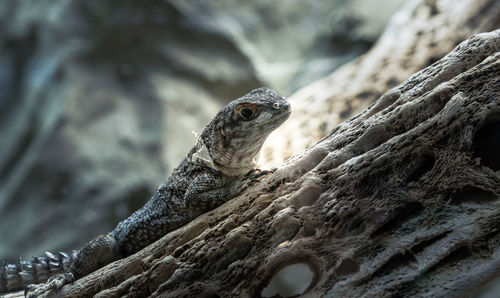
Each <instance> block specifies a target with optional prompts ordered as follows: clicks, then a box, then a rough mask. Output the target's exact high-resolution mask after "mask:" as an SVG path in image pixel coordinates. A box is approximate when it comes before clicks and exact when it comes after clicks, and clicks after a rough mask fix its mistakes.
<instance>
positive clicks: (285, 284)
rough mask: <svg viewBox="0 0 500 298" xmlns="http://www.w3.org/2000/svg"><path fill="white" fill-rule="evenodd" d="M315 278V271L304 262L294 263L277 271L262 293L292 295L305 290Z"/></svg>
mask: <svg viewBox="0 0 500 298" xmlns="http://www.w3.org/2000/svg"><path fill="white" fill-rule="evenodd" d="M312 280H313V272H312V271H311V269H310V268H309V266H307V265H306V264H304V263H297V264H292V265H288V266H286V267H284V268H283V269H281V270H280V271H278V273H276V274H275V275H274V276H273V278H272V279H271V281H270V282H269V284H268V285H267V287H265V288H264V289H262V292H261V293H260V294H261V296H262V297H272V296H275V295H279V296H281V297H290V296H295V295H300V294H303V293H304V292H305V290H306V289H307V288H308V287H309V285H310V284H311V282H312Z"/></svg>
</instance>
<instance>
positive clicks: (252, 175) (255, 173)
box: [245, 169, 275, 182]
mask: <svg viewBox="0 0 500 298" xmlns="http://www.w3.org/2000/svg"><path fill="white" fill-rule="evenodd" d="M274 170H275V169H271V170H270V171H267V170H260V169H252V170H250V171H248V173H247V174H246V175H245V178H248V179H251V180H252V181H253V180H256V182H260V180H259V179H258V178H260V177H262V176H265V175H269V174H272V173H274Z"/></svg>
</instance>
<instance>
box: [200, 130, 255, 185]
mask: <svg viewBox="0 0 500 298" xmlns="http://www.w3.org/2000/svg"><path fill="white" fill-rule="evenodd" d="M261 146H262V145H260V146H257V147H258V148H254V149H253V150H250V151H245V154H238V153H239V151H241V150H236V151H234V150H228V149H227V148H225V150H213V148H210V149H209V147H208V146H207V145H206V143H205V142H204V141H203V139H202V138H201V137H198V140H197V143H196V145H195V146H194V148H193V150H192V152H191V154H190V155H191V157H190V161H191V162H192V163H194V164H198V165H203V166H205V167H209V168H212V169H214V170H216V171H219V172H221V173H223V174H224V175H227V176H233V177H239V176H243V175H245V174H246V173H248V171H250V170H252V169H255V168H256V166H257V164H256V162H255V157H256V155H257V153H258V151H259V150H260V147H261ZM211 149H212V150H211Z"/></svg>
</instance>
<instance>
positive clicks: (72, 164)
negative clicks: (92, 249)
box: [0, 0, 402, 262]
mask: <svg viewBox="0 0 500 298" xmlns="http://www.w3.org/2000/svg"><path fill="white" fill-rule="evenodd" d="M401 2H402V1H401V0H395V1H390V2H388V3H386V5H385V6H384V7H380V6H378V7H379V10H380V11H381V13H379V14H371V13H370V12H371V11H373V9H374V7H376V6H377V5H375V3H377V1H375V0H364V1H351V2H346V1H315V4H314V5H313V6H308V5H309V4H306V3H304V2H303V1H294V3H295V4H294V5H286V6H283V5H281V6H280V4H279V2H268V1H252V2H248V3H246V4H241V3H238V4H236V3H234V2H233V1H197V2H196V1H189V2H187V1H174V0H172V1H163V0H157V1H156V0H155V1H147V2H140V3H139V2H137V1H128V0H127V1H114V0H109V1H84V0H76V1H52V0H50V1H49V0H31V1H30V0H28V1H2V2H0V48H1V49H2V51H1V52H2V54H1V55H0V148H2V150H0V259H4V258H6V259H8V260H9V261H11V262H13V261H15V260H16V259H17V257H18V256H24V257H25V258H26V257H29V256H31V255H32V254H37V255H38V254H41V253H43V252H44V251H45V250H66V249H74V248H79V247H81V245H82V244H83V243H85V242H86V241H88V240H89V239H92V238H94V237H95V236H96V235H97V234H99V233H104V232H108V231H110V230H112V229H113V228H114V226H115V225H116V223H117V222H118V221H119V220H121V219H123V218H125V217H127V216H128V215H129V214H130V213H132V212H133V211H134V210H136V209H137V208H139V207H140V206H142V205H143V204H144V202H145V201H146V200H148V199H149V197H150V194H151V193H152V192H154V190H155V188H156V187H157V186H158V185H159V184H160V183H162V182H163V181H164V180H165V178H166V177H167V176H168V175H169V173H170V171H171V169H172V168H173V167H174V166H175V165H177V163H178V162H179V160H180V159H181V158H182V157H183V156H184V155H185V154H186V151H187V150H188V149H189V148H190V147H191V146H192V145H193V143H194V141H195V138H194V136H193V135H192V133H191V132H192V131H193V130H195V131H198V132H199V131H201V129H202V128H203V126H204V125H205V124H206V123H207V122H208V120H209V119H211V118H212V116H213V114H214V113H215V112H216V111H217V110H218V109H219V107H220V106H221V105H222V104H224V103H225V102H227V101H229V100H231V99H233V98H236V97H238V96H240V95H242V94H245V93H247V92H248V90H251V89H253V88H255V87H260V86H269V87H273V88H275V89H278V90H280V93H282V94H283V95H288V94H289V93H290V92H291V91H292V90H295V89H296V88H298V87H301V86H303V85H304V84H306V83H307V82H310V81H311V80H314V79H316V78H318V77H322V76H324V75H325V74H328V73H330V72H331V71H332V70H333V69H334V68H335V67H337V66H338V65H339V64H340V63H343V62H344V61H346V60H348V59H350V58H352V57H354V56H356V55H359V54H360V53H362V52H363V51H365V50H367V49H368V48H369V47H370V46H371V45H372V44H373V42H374V41H375V40H376V38H377V36H378V34H379V33H380V31H381V30H382V28H383V24H384V22H385V19H386V18H387V16H388V15H389V14H390V13H391V12H392V11H394V9H395V8H396V7H397V6H398V5H399V3H401ZM360 3H361V4H363V3H364V4H363V5H359V4H360ZM236 5H242V6H241V7H235V6H236ZM382 12H383V13H382ZM343 22H348V23H349V24H348V25H349V26H347V25H346V24H344V25H342V24H343ZM342 26H343V27H342ZM342 28H343V29H342ZM347 28H349V30H347ZM298 33H300V34H298ZM306 33H307V34H306ZM292 65H293V67H291V66H292ZM314 65H316V66H319V67H316V68H315V67H312V66H314ZM284 66H287V67H284ZM288 66H290V67H288ZM305 69H307V70H308V71H307V72H306V71H304V70H305Z"/></svg>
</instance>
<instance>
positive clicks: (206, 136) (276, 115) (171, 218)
mask: <svg viewBox="0 0 500 298" xmlns="http://www.w3.org/2000/svg"><path fill="white" fill-rule="evenodd" d="M289 115H290V106H289V104H288V102H287V101H286V99H285V98H282V97H280V96H279V95H278V94H277V93H276V92H275V91H273V90H271V89H268V88H259V89H255V90H253V91H251V92H250V93H248V94H247V95H245V96H243V97H241V98H239V99H236V100H234V101H232V102H231V103H229V104H228V105H227V106H226V107H224V108H223V109H222V110H220V111H219V113H218V114H217V115H216V116H215V117H214V118H213V119H212V120H211V121H210V123H208V125H207V126H206V127H205V129H204V130H203V132H202V133H201V135H200V136H199V137H198V140H197V143H196V145H195V146H194V147H193V148H192V149H191V151H190V152H189V153H188V155H187V156H186V157H185V158H184V159H183V160H182V161H181V163H180V164H179V166H177V168H175V169H174V171H173V172H172V175H171V176H170V177H169V178H168V179H167V181H166V182H165V183H164V184H162V185H161V186H160V187H159V188H158V190H157V191H156V193H155V194H154V196H153V197H152V198H151V200H150V201H149V202H147V203H146V205H145V206H144V207H142V208H141V209H139V210H137V211H136V212H134V213H133V214H132V215H131V216H130V217H128V218H127V219H125V220H124V221H122V222H120V223H119V224H118V226H117V227H116V228H115V229H114V230H113V231H112V232H110V233H108V234H106V235H101V236H98V237H97V238H95V239H94V240H92V241H90V242H89V243H87V244H86V245H85V246H83V248H81V249H80V250H79V251H78V254H77V255H76V257H74V258H72V259H71V261H72V262H71V266H70V267H69V269H68V270H67V271H66V272H65V273H62V274H58V275H55V276H52V277H51V278H49V280H48V281H47V282H46V283H44V284H37V285H29V286H28V287H27V288H26V293H27V294H29V295H28V296H29V297H38V296H41V295H49V294H51V293H53V291H57V289H60V288H61V287H62V286H63V285H64V284H67V283H71V282H73V281H74V280H75V279H78V278H80V277H82V276H85V275H87V274H89V273H91V272H93V271H95V270H97V269H99V268H101V267H103V266H104V265H106V264H108V263H111V262H113V261H115V260H118V259H120V258H123V257H126V256H129V255H131V254H133V253H135V252H137V251H139V250H141V249H142V248H144V247H146V246H147V245H149V244H151V243H152V242H154V241H156V240H158V239H159V238H161V237H162V236H164V235H166V234H167V233H169V232H170V231H173V230H175V229H177V228H179V227H181V226H183V225H185V224H186V223H188V222H190V221H191V220H193V219H194V218H196V217H198V216H199V215H201V214H203V213H205V212H207V211H210V210H212V209H214V208H216V207H217V206H219V205H221V204H223V203H224V202H226V201H228V200H230V199H231V198H234V197H235V196H236V195H238V194H239V193H240V192H241V191H242V190H243V189H245V188H246V187H247V186H248V185H249V183H251V181H252V180H253V179H254V178H255V177H256V175H257V176H258V175H260V174H261V173H260V174H259V172H257V171H255V167H256V165H255V162H254V159H255V158H256V156H257V154H258V152H259V150H260V148H261V146H262V144H263V143H264V141H265V140H266V138H267V136H268V135H269V134H270V133H271V132H272V131H273V130H275V129H276V128H277V127H279V126H280V125H281V124H282V123H283V122H284V121H285V120H286V119H287V118H288V116H289ZM247 173H248V175H245V174H247ZM9 266H10V267H9ZM13 266H14V265H4V269H3V270H0V292H1V291H13V290H18V289H19V288H20V287H22V286H24V285H26V283H27V282H30V281H31V282H37V281H40V277H39V276H38V275H39V274H38V273H39V272H38V271H37V270H36V269H35V270H31V271H30V272H26V270H24V271H23V270H22V269H23V268H20V267H19V266H16V267H18V268H17V269H18V270H17V272H15V271H16V270H14V269H13V268H14V267H13ZM32 267H33V266H32ZM5 268H10V269H12V270H11V271H9V274H7V271H5ZM54 272H56V271H55V270H54ZM46 273H47V272H45V276H47V274H46Z"/></svg>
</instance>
